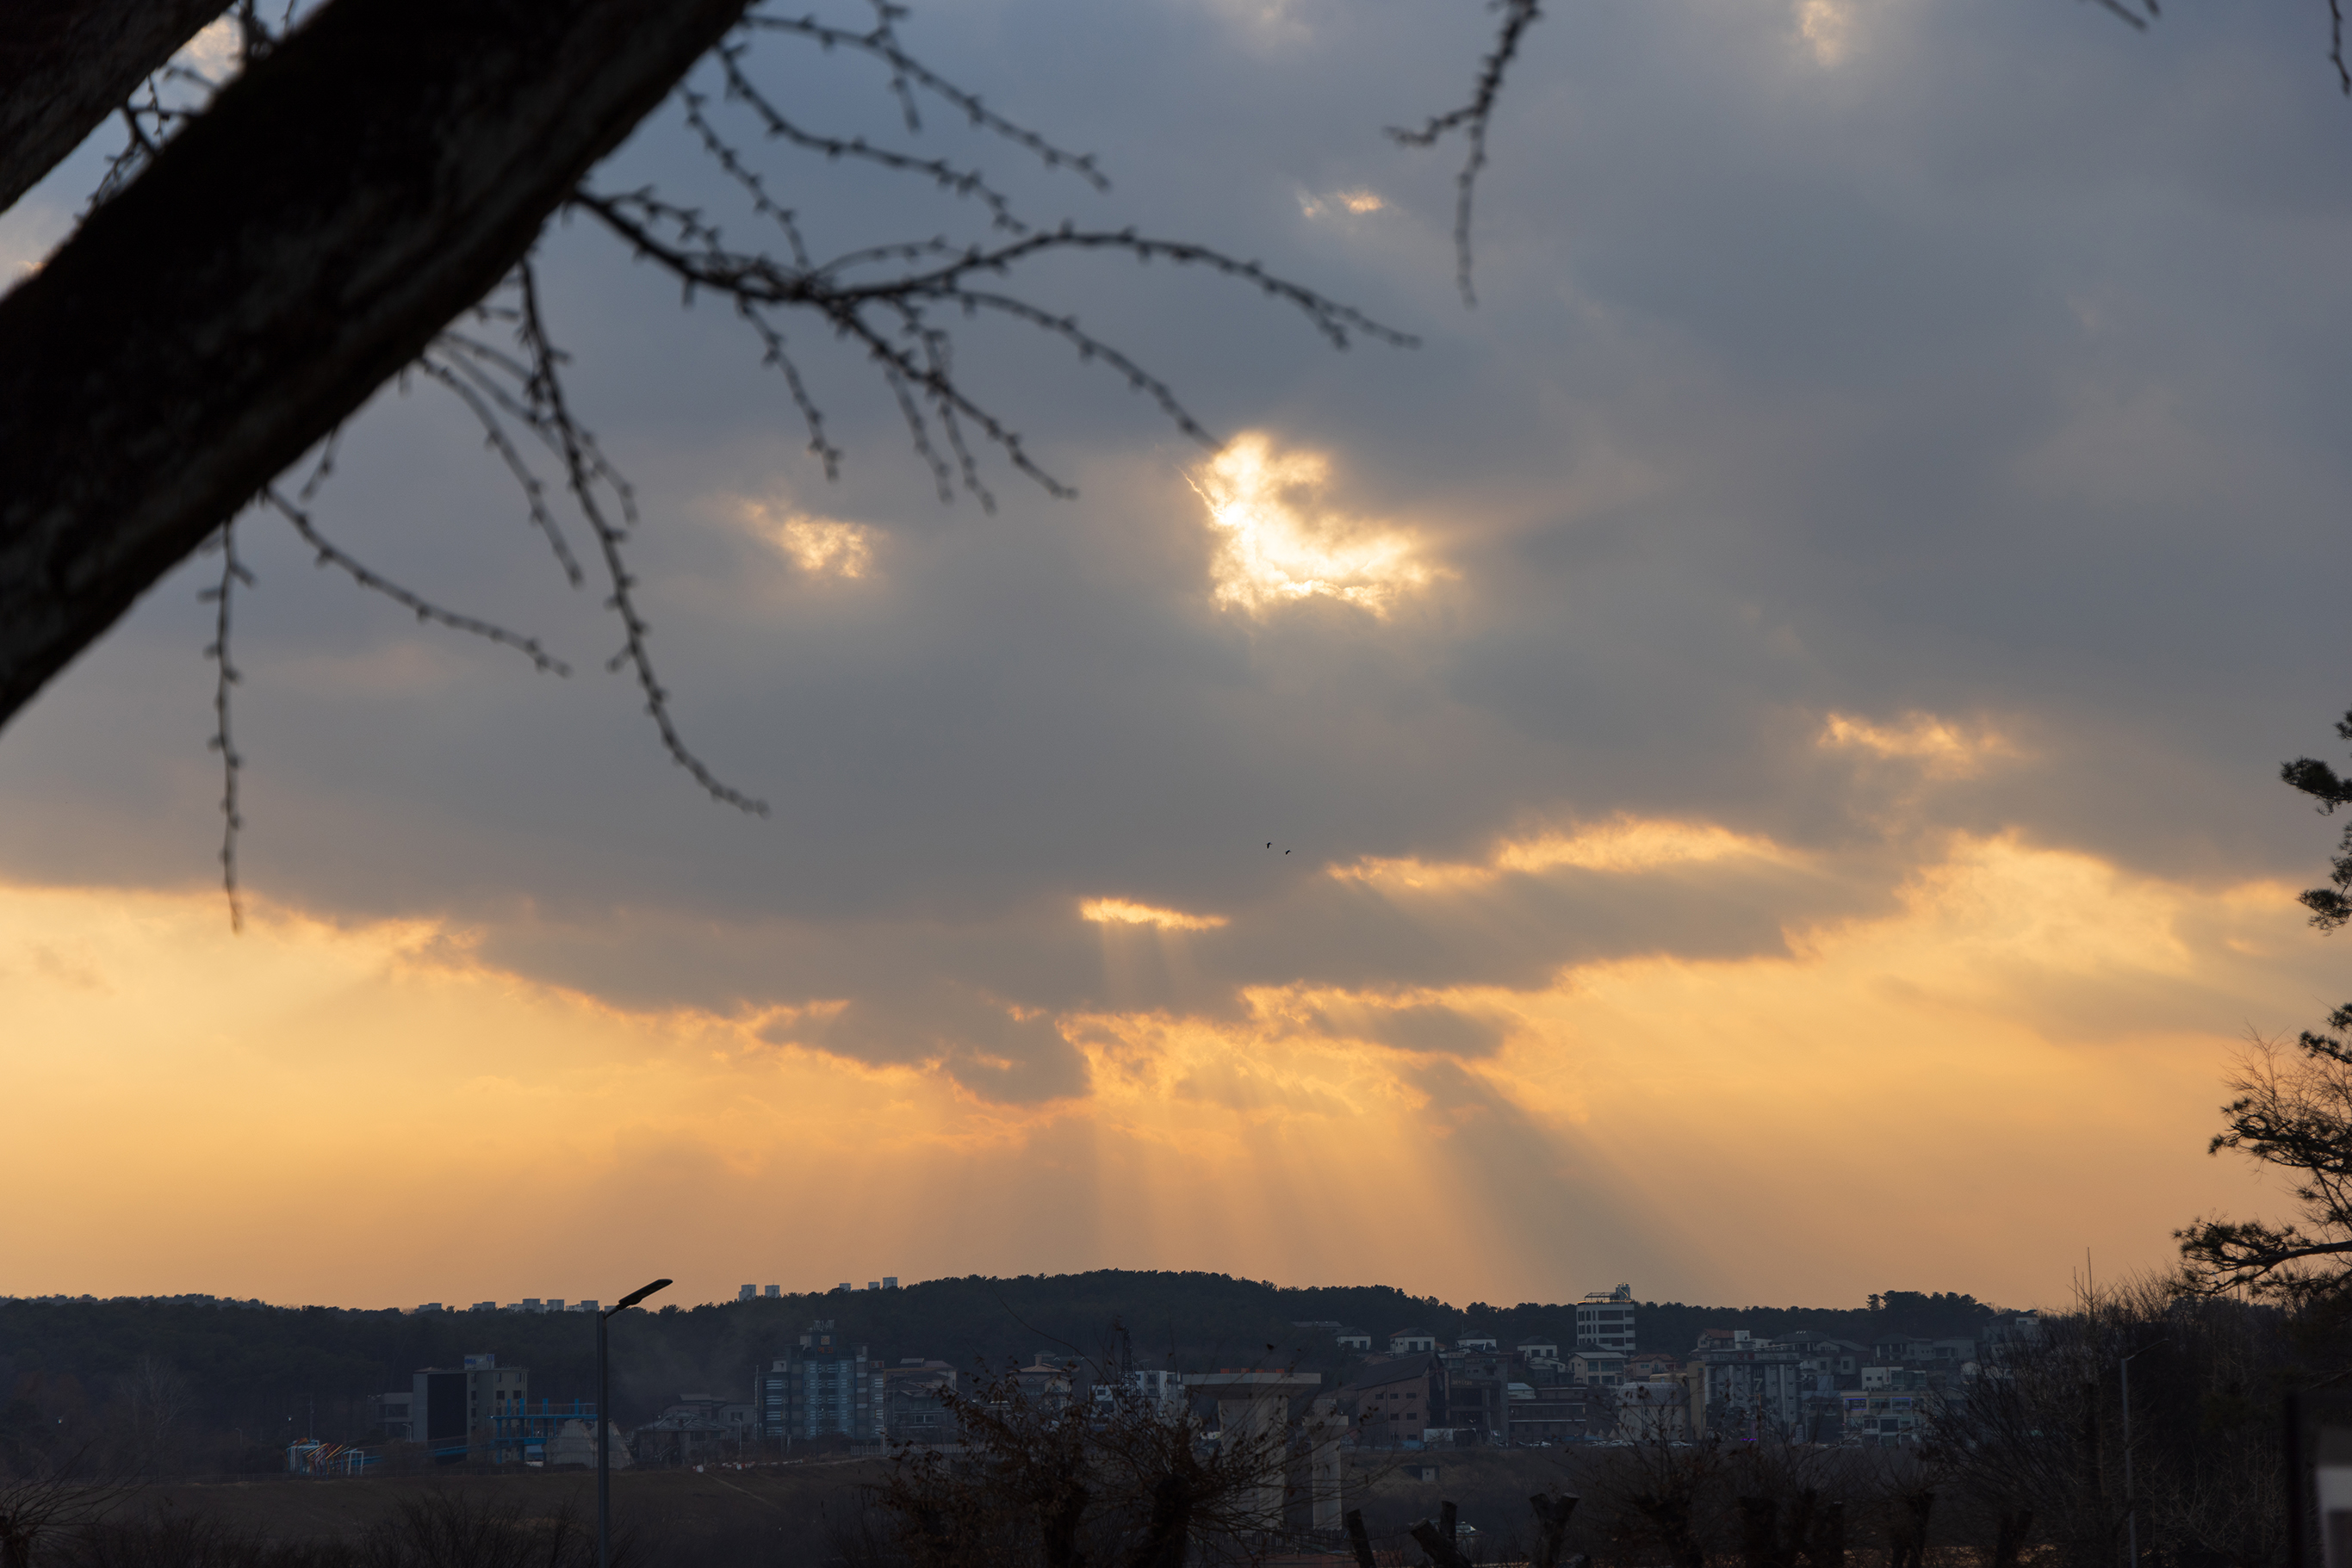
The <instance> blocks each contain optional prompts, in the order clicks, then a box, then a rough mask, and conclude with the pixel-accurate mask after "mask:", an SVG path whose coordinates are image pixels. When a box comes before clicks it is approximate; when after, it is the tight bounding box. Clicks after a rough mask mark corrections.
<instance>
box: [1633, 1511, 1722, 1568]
mask: <svg viewBox="0 0 2352 1568" xmlns="http://www.w3.org/2000/svg"><path fill="white" fill-rule="evenodd" d="M1633 1507H1634V1508H1635V1509H1636V1510H1638V1511H1640V1513H1641V1515H1642V1517H1643V1519H1646V1520H1648V1521H1650V1528H1652V1529H1653V1530H1654V1531H1657V1532H1658V1539H1659V1540H1660V1541H1661V1542H1664V1545H1665V1548H1666V1556H1667V1560H1668V1561H1670V1562H1671V1563H1673V1564H1674V1568H1706V1547H1705V1546H1703V1545H1701V1544H1700V1543H1699V1539H1698V1536H1697V1535H1696V1533H1694V1532H1693V1531H1692V1530H1691V1522H1690V1513H1691V1500H1690V1499H1689V1498H1688V1497H1686V1496H1683V1497H1677V1496H1674V1495H1671V1494H1669V1495H1667V1496H1664V1497H1646V1496H1645V1497H1636V1498H1634V1499H1633Z"/></svg>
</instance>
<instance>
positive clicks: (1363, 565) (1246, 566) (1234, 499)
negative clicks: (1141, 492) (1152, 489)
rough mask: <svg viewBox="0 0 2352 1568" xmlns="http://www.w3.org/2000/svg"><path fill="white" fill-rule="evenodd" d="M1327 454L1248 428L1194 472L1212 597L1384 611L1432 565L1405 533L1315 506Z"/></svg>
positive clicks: (1428, 578) (1325, 478)
mask: <svg viewBox="0 0 2352 1568" xmlns="http://www.w3.org/2000/svg"><path fill="white" fill-rule="evenodd" d="M1330 477H1331V459H1330V458H1329V457H1328V455H1325V454H1323V453H1320V452H1307V451H1292V452H1286V453H1283V452H1276V449H1275V445H1274V442H1273V440H1272V439H1271V438H1270V437H1268V436H1267V435H1266V434H1265V433H1263V432H1260V431H1247V432H1244V433H1243V434H1240V435H1237V436H1235V437H1234V440H1233V443H1232V444H1230V445H1228V446H1227V447H1226V448H1225V449H1224V451H1223V452H1221V453H1219V454H1218V455H1217V456H1216V457H1215V459H1214V460H1213V461H1212V462H1211V463H1210V464H1209V465H1207V466H1206V467H1205V468H1203V469H1202V470H1201V472H1200V473H1199V474H1198V475H1196V476H1192V479H1191V483H1192V488H1193V490H1194V491H1195V492H1196V493H1197V494H1198V495H1199V496H1200V497H1201V499H1202V501H1203V502H1204V503H1206V504H1207V506H1208V508H1209V519H1210V522H1211V524H1212V525H1213V527H1214V528H1216V529H1217V530H1218V532H1219V533H1220V534H1221V535H1222V536H1223V539H1222V545H1223V548H1222V549H1220V550H1219V551H1218V555H1217V560H1216V564H1215V565H1214V566H1213V568H1212V569H1211V574H1212V577H1213V580H1214V581H1215V583H1216V596H1217V602H1218V603H1219V604H1222V605H1228V606H1231V607H1233V608H1235V609H1240V610H1245V611H1248V612H1251V613H1252V614H1256V615H1263V614H1265V612H1267V611H1268V610H1269V609H1271V608H1272V607H1274V606H1276V605H1278V604H1281V603H1284V602H1285V601H1297V600H1302V599H1313V598H1329V599H1337V600H1339V601H1343V602H1345V603H1349V604H1353V605H1356V606H1358V607H1360V608H1361V609H1364V610H1368V611H1370V612H1372V613H1373V614H1375V615H1385V614H1387V613H1388V612H1389V611H1390V610H1391V608H1392V607H1393V606H1394V605H1395V603H1396V601H1397V600H1398V599H1399V598H1400V597H1401V596H1402V595H1404V594H1406V593H1408V592H1411V591H1415V590H1418V589H1423V588H1426V587H1427V586H1428V585H1429V584H1430V583H1431V582H1432V581H1433V580H1434V579H1435V578H1436V577H1437V576H1438V571H1437V570H1436V569H1435V568H1433V567H1432V566H1431V565H1430V564H1429V563H1428V562H1427V561H1426V560H1424V559H1423V555H1422V548H1421V545H1420V542H1419V541H1418V540H1416V539H1415V538H1413V536H1412V534H1411V533H1410V532H1409V531H1407V530H1405V529H1402V528H1396V527H1394V526H1392V525H1390V524H1386V523H1381V522H1374V521H1370V520H1369V519H1365V518H1360V517H1346V516H1343V515H1341V514H1339V513H1337V512H1330V511H1326V510H1324V509H1322V507H1320V505H1319V497H1320V496H1321V493H1322V491H1323V489H1324V487H1325V486H1327V485H1328V483H1329V482H1330Z"/></svg>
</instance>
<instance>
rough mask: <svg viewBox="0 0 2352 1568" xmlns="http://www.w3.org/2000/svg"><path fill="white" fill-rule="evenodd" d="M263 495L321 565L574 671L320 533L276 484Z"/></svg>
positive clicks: (412, 608)
mask: <svg viewBox="0 0 2352 1568" xmlns="http://www.w3.org/2000/svg"><path fill="white" fill-rule="evenodd" d="M261 498H262V499H263V500H264V501H266V502H267V503H268V505H269V506H270V507H272V508H273V509H275V510H276V511H277V513H278V516H279V517H284V518H285V519H286V521H287V522H288V523H289V525H290V526H291V527H292V528H293V529H294V531H295V532H296V533H298V534H299V535H301V536H302V542H303V543H305V544H307V545H309V546H310V548H311V549H314V550H316V551H317V552H318V564H319V565H320V566H331V567H335V568H337V569H338V570H341V571H342V572H343V573H344V574H345V575H346V576H348V577H350V578H351V580H352V581H353V582H356V583H358V584H359V585H360V586H361V587H362V588H364V589H366V590H368V591H370V592H371V593H381V594H383V596H384V597H385V598H386V599H389V600H391V601H393V602H394V604H397V605H399V606H400V607H401V608H402V609H404V610H406V611H409V612H412V613H414V614H415V617H416V618H417V619H418V620H419V621H429V622H434V623H435V624H436V625H441V626H446V627H448V628H449V629H450V630H451V631H453V632H467V633H468V634H470V635H472V636H476V637H480V638H482V639H484V640H485V641H487V642H491V643H498V644H499V646H500V647H504V648H512V649H514V650H515V651H516V652H517V653H520V654H522V655H523V656H524V657H525V658H527V659H529V660H530V662H531V663H532V664H535V665H537V666H538V667H539V668H540V669H542V670H547V671H550V672H551V673H553V674H559V675H568V674H571V673H572V666H571V665H569V664H565V663H564V662H563V661H562V660H561V659H559V658H557V657H555V655H553V654H552V653H549V652H548V651H547V650H546V649H545V648H543V647H541V645H540V641H539V639H538V638H536V637H526V636H524V635H522V634H521V633H520V632H509V631H508V630H507V629H506V628H505V627H503V626H500V625H499V624H497V623H496V622H489V621H483V620H479V619H478V618H477V617H475V616H471V615H460V614H458V613H457V612H456V611H453V610H445V609H443V608H442V607H441V606H440V605H438V604H436V603H434V602H433V601H431V600H429V599H426V598H425V596H424V595H423V594H420V593H417V592H415V591H413V590H410V589H406V588H403V587H402V586H401V585H400V584H399V583H397V582H394V581H393V580H391V579H390V578H388V577H385V576H383V575H382V574H381V573H379V572H376V571H373V570H370V569H369V568H368V567H367V566H366V565H364V564H363V563H362V562H361V561H360V560H358V559H355V558H354V557H353V556H352V555H351V554H350V553H349V552H348V551H346V550H344V549H342V548H341V546H339V545H337V544H335V543H334V542H333V541H332V540H331V539H329V538H327V537H326V536H325V535H323V534H321V533H320V531H319V528H318V525H317V523H315V522H314V521H313V520H312V519H311V517H310V514H309V513H308V512H305V511H304V510H302V508H300V507H298V506H296V505H294V504H293V503H292V502H290V501H289V500H288V499H287V498H286V497H284V496H282V495H279V494H278V489H277V487H276V486H267V487H265V488H264V489H263V490H262V492H261Z"/></svg>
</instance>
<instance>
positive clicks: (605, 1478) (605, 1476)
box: [596, 1280, 669, 1568]
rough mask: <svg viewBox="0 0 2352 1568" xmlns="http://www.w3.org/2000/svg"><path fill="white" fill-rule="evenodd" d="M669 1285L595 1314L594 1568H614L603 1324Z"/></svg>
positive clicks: (643, 1289) (638, 1292) (641, 1290)
mask: <svg viewBox="0 0 2352 1568" xmlns="http://www.w3.org/2000/svg"><path fill="white" fill-rule="evenodd" d="M668 1283H669V1281H667V1280H656V1281H654V1282H653V1283H652V1284H650V1285H640V1286H638V1287H637V1288H636V1289H635V1290H634V1291H630V1292H629V1293H628V1294H627V1295H625V1296H623V1297H622V1298H621V1299H620V1300H619V1301H614V1303H613V1304H612V1305H611V1306H609V1307H606V1308H605V1309H604V1311H603V1312H598V1313H597V1314H596V1568H613V1443H612V1438H611V1437H610V1436H609V1435H608V1433H609V1431H610V1428H611V1427H612V1424H613V1416H612V1409H613V1407H612V1404H611V1401H610V1399H609V1397H608V1396H607V1395H606V1393H605V1382H606V1379H605V1376H604V1320H605V1319H606V1318H609V1317H611V1316H612V1315H613V1314H614V1312H620V1311H621V1310H622V1309H624V1308H625V1307H634V1306H635V1305H636V1304H637V1303H638V1302H639V1301H644V1300H645V1299H646V1297H647V1296H650V1295H652V1294H653V1293H654V1292H655V1291H658V1290H661V1289H662V1288H663V1287H665V1286H667V1284H668Z"/></svg>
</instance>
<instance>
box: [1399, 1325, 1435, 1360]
mask: <svg viewBox="0 0 2352 1568" xmlns="http://www.w3.org/2000/svg"><path fill="white" fill-rule="evenodd" d="M1436 1349H1437V1336H1436V1335H1435V1334H1433V1333H1430V1332H1429V1331H1428V1330H1426V1329H1398V1330H1396V1331H1395V1332H1394V1333H1391V1334H1390V1335H1389V1354H1391V1355H1427V1354H1431V1353H1432V1352H1433V1351H1435V1350H1436Z"/></svg>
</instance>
